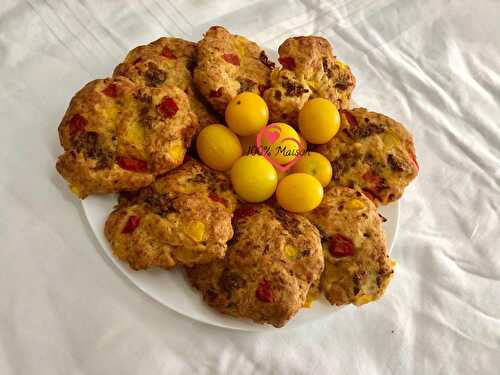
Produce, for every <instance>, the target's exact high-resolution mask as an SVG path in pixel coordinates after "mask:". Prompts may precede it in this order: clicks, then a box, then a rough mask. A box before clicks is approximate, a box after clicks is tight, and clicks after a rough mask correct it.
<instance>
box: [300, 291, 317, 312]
mask: <svg viewBox="0 0 500 375" xmlns="http://www.w3.org/2000/svg"><path fill="white" fill-rule="evenodd" d="M318 298H319V291H318V290H311V289H310V290H309V293H307V296H306V301H305V302H304V307H305V308H306V309H308V308H310V307H312V305H313V303H314V301H316V300H317V299H318Z"/></svg>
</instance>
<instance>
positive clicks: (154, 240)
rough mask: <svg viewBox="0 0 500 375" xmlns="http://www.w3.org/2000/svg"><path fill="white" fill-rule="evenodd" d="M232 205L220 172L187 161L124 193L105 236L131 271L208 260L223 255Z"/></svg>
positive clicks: (232, 197) (230, 233) (233, 201)
mask: <svg viewBox="0 0 500 375" xmlns="http://www.w3.org/2000/svg"><path fill="white" fill-rule="evenodd" d="M235 206H236V196H235V194H234V193H233V191H232V190H231V186H230V182H229V180H228V179H227V177H226V176H225V175H224V174H222V173H220V172H217V171H213V170H211V169H209V168H208V167H205V166H204V165H202V164H201V163H199V162H196V161H188V162H186V163H184V164H183V165H182V166H181V167H179V168H177V169H174V170H173V171H170V172H169V173H167V174H165V175H163V176H161V177H160V178H158V179H157V180H156V181H155V182H154V183H153V184H151V185H150V186H148V187H146V188H143V189H141V190H139V191H137V192H133V193H122V194H121V196H120V200H119V204H118V206H117V208H116V209H115V210H114V211H113V212H112V213H111V214H110V215H109V217H108V219H107V221H106V225H105V234H106V238H107V239H108V240H109V242H110V244H111V247H112V249H113V253H114V254H115V256H116V257H118V258H119V259H121V260H122V261H125V262H128V263H129V265H130V267H131V268H132V269H134V270H141V269H146V268H150V267H162V268H165V269H170V268H172V267H174V266H175V265H177V264H183V265H187V266H192V265H194V264H199V263H207V262H210V261H212V260H214V259H219V258H222V257H223V256H224V254H225V253H226V248H227V245H226V242H227V241H228V240H229V239H230V238H231V237H232V236H233V228H232V226H231V217H232V212H233V210H234V207H235Z"/></svg>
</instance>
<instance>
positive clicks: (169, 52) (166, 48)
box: [161, 46, 176, 59]
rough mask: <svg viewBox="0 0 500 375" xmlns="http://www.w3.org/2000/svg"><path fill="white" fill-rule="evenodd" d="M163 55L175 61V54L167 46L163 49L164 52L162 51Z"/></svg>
mask: <svg viewBox="0 0 500 375" xmlns="http://www.w3.org/2000/svg"><path fill="white" fill-rule="evenodd" d="M161 55H162V56H164V57H166V58H167V59H175V58H176V57H175V55H174V52H173V51H172V50H171V49H170V48H168V47H167V46H165V47H163V49H162V51H161Z"/></svg>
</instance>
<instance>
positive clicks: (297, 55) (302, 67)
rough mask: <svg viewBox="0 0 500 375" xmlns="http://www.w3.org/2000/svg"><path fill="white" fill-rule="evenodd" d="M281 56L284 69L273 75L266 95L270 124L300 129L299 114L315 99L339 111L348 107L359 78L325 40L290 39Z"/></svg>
mask: <svg viewBox="0 0 500 375" xmlns="http://www.w3.org/2000/svg"><path fill="white" fill-rule="evenodd" d="M278 53H279V62H280V63H281V68H280V69H275V70H274V71H273V72H272V74H271V88H269V89H268V90H266V91H265V93H264V99H265V101H266V102H267V105H268V107H269V118H270V120H271V122H285V123H287V124H290V125H293V126H297V118H298V114H299V111H300V110H301V108H302V107H303V106H304V104H305V103H306V102H307V101H308V100H309V99H313V98H325V99H329V100H331V101H332V102H333V103H334V104H335V105H336V106H337V108H349V102H350V99H351V93H352V91H353V89H354V86H355V84H356V79H355V78H354V75H353V74H352V72H351V69H350V68H349V67H348V66H347V65H346V64H344V63H342V62H341V61H340V60H338V59H337V58H336V57H335V56H334V55H333V51H332V46H331V45H330V43H329V42H328V41H327V40H326V39H325V38H322V37H319V36H299V37H294V38H289V39H287V40H285V42H284V43H283V44H282V45H281V46H280V47H279V49H278Z"/></svg>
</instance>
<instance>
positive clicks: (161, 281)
mask: <svg viewBox="0 0 500 375" xmlns="http://www.w3.org/2000/svg"><path fill="white" fill-rule="evenodd" d="M266 53H267V54H268V56H269V57H270V58H271V59H272V60H274V61H278V54H277V52H276V51H273V50H268V49H266ZM352 105H353V106H356V103H355V102H354V101H353V102H352ZM116 203H117V196H116V195H106V196H90V197H88V198H86V199H85V200H83V201H82V205H83V210H84V211H85V215H86V216H87V220H88V221H89V224H90V227H91V228H92V230H93V232H94V234H95V236H96V238H97V240H98V241H99V243H100V244H101V246H102V248H103V250H104V253H105V254H106V255H107V256H108V257H109V259H111V261H112V262H113V263H114V264H115V265H116V267H118V269H119V270H120V271H121V272H123V273H124V274H125V275H126V276H127V277H128V278H129V279H130V281H132V283H134V284H135V285H136V286H137V287H138V288H139V289H140V290H142V291H143V292H144V293H146V294H147V295H149V296H150V297H152V298H153V299H155V300H156V301H158V302H159V303H161V304H162V305H165V306H166V307H168V308H170V309H172V310H174V311H176V312H178V313H179V314H182V315H185V316H188V317H190V318H192V319H195V320H198V321H200V322H204V323H207V324H212V325H215V326H219V327H224V328H231V329H239V330H245V331H263V330H272V329H275V328H274V327H272V326H270V325H261V324H256V323H254V322H252V321H251V320H248V319H237V318H233V317H230V316H227V315H223V314H220V313H218V312H217V311H215V310H213V309H211V308H210V307H208V305H206V304H205V303H204V302H203V300H202V298H201V294H200V293H199V292H198V291H196V290H195V289H194V288H192V287H191V286H190V285H189V282H188V281H187V279H186V277H185V275H184V272H183V270H182V268H181V267H177V268H175V269H173V270H170V271H165V270H164V269H161V268H155V269H150V270H146V271H134V270H132V269H131V268H130V267H129V266H128V264H126V263H124V262H121V261H120V260H118V259H116V258H115V257H114V256H113V253H112V251H111V247H110V246H109V243H108V241H107V240H106V238H105V236H104V224H105V222H106V219H107V217H108V215H109V214H110V212H111V211H112V210H113V207H114V205H115V204H116ZM379 212H380V213H381V214H382V215H383V216H384V217H385V218H386V219H387V221H386V222H385V223H384V229H385V233H386V238H387V245H388V249H389V253H390V252H391V250H392V246H393V245H394V240H395V238H396V233H397V230H398V221H399V202H394V203H391V204H389V205H388V206H385V207H381V208H380V209H379ZM340 308H343V307H334V306H332V305H330V303H329V302H328V301H327V300H326V299H325V298H324V297H321V298H320V299H319V300H317V301H316V302H314V303H313V305H312V307H311V308H308V309H301V310H300V311H299V312H298V313H297V314H296V315H295V317H294V318H293V319H291V320H290V321H289V322H288V323H287V325H286V326H285V327H284V328H293V327H298V326H300V325H303V324H304V323H308V322H312V321H314V320H317V319H321V318H323V317H327V316H328V315H330V314H332V313H334V312H335V311H336V310H339V309H340ZM284 328H281V329H284Z"/></svg>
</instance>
